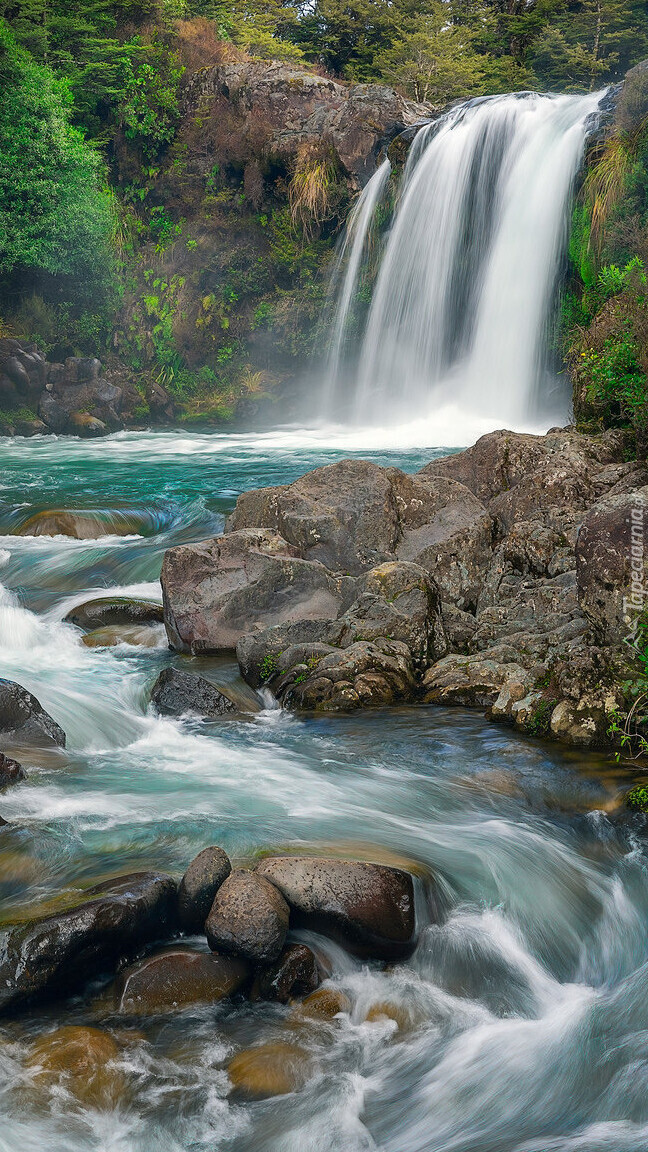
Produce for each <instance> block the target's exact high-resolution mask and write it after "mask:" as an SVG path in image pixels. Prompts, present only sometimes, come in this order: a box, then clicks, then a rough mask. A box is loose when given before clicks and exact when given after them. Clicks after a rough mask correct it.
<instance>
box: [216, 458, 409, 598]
mask: <svg viewBox="0 0 648 1152" xmlns="http://www.w3.org/2000/svg"><path fill="white" fill-rule="evenodd" d="M227 527H228V531H232V530H236V529H239V528H253V527H254V528H259V527H274V528H276V529H277V530H278V531H279V532H280V533H281V535H282V536H283V538H284V539H285V540H287V541H288V543H289V544H291V545H292V546H293V547H294V548H295V549H297V554H299V555H301V556H303V557H305V558H307V559H309V560H319V561H320V563H322V564H324V565H325V566H326V567H327V568H330V569H332V570H333V571H335V572H346V573H351V574H353V575H356V574H358V573H359V572H363V571H365V570H366V569H368V568H373V567H374V566H375V565H376V564H379V563H381V561H383V560H386V559H388V558H389V557H390V556H392V555H393V553H394V549H395V547H396V543H397V541H398V538H399V535H400V530H399V523H398V511H397V508H396V503H395V499H394V493H393V489H392V483H391V479H390V475H389V472H388V471H387V469H385V468H381V467H379V465H377V464H371V463H369V461H367V460H341V461H339V462H338V463H337V464H329V465H327V466H326V467H324V468H316V469H315V470H314V471H313V472H307V473H306V475H305V476H301V477H300V479H299V480H295V481H294V483H293V484H289V485H287V486H286V487H284V488H281V489H274V490H272V489H270V490H268V489H265V490H262V492H261V493H256V492H252V493H244V494H243V495H242V496H239V498H238V501H237V504H236V509H235V511H234V513H233V514H232V516H231V517H230V520H229V522H228V525H227Z"/></svg>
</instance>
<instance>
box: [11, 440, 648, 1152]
mask: <svg viewBox="0 0 648 1152" xmlns="http://www.w3.org/2000/svg"><path fill="white" fill-rule="evenodd" d="M0 450H1V453H2V461H3V471H2V491H1V492H0V498H1V500H2V505H1V507H0V514H1V521H2V523H1V525H0V527H1V530H2V532H3V533H4V535H3V537H2V539H1V540H0V564H1V567H0V579H1V580H2V595H1V598H0V651H1V656H2V663H1V666H2V673H3V675H5V676H7V677H9V678H14V679H16V680H18V681H19V682H20V683H22V684H24V685H25V686H26V687H28V688H29V689H31V690H32V691H34V692H35V693H36V694H37V696H38V697H39V698H40V699H41V701H42V702H43V704H44V705H45V706H46V707H47V708H48V709H49V710H50V711H51V712H52V713H53V715H54V717H55V718H56V719H57V720H58V721H59V722H60V723H61V724H62V725H63V727H64V728H65V729H66V731H67V733H68V747H67V750H66V751H65V752H64V753H53V752H48V753H41V754H34V755H28V756H23V762H24V765H25V767H26V769H27V771H28V779H27V780H26V781H25V782H24V783H22V784H20V785H18V786H16V787H13V788H11V789H10V790H8V791H6V792H5V793H4V794H3V795H2V798H1V804H0V811H1V812H2V815H3V816H4V817H5V818H7V819H8V820H10V821H11V822H12V826H11V827H9V828H5V829H3V830H2V848H1V850H0V891H1V892H2V896H3V904H2V917H3V920H4V921H5V922H10V921H12V920H15V919H16V918H21V917H26V916H29V915H30V914H32V913H33V912H34V910H36V909H37V908H38V907H39V906H40V905H41V904H43V903H44V902H45V903H46V902H47V901H48V900H51V899H52V898H56V896H57V894H58V893H59V892H60V891H61V890H62V889H79V888H83V887H84V886H87V885H89V884H91V883H92V882H95V881H97V880H99V879H102V878H104V877H107V876H112V875H115V874H119V873H123V872H127V871H129V870H140V869H143V868H149V867H151V868H160V869H167V870H171V871H173V872H174V873H176V874H180V873H181V872H182V871H183V870H184V868H185V867H186V865H187V863H188V862H189V861H190V860H191V859H192V858H193V856H194V855H195V854H196V853H197V852H198V851H199V850H200V849H201V848H203V847H205V846H206V845H208V844H211V843H217V844H221V845H222V846H223V847H224V848H225V849H226V850H227V851H228V852H229V853H230V854H231V855H232V857H233V858H234V859H235V860H238V861H245V860H247V859H249V857H250V856H251V855H252V854H253V853H255V852H256V851H257V850H261V849H268V848H281V847H284V846H291V847H295V846H299V845H304V846H307V847H309V848H311V847H313V846H320V847H321V848H322V850H324V851H331V852H341V853H345V852H346V853H350V854H352V855H357V856H362V855H363V854H364V855H365V856H366V857H367V858H374V859H375V858H379V859H383V860H387V861H390V860H395V861H402V860H404V861H406V862H407V866H411V867H412V868H414V869H415V870H417V871H418V872H420V871H421V870H423V871H424V870H425V869H426V868H428V869H432V870H434V871H435V872H436V873H437V875H438V877H439V880H440V884H441V887H442V891H443V897H444V904H445V907H444V911H443V916H442V919H441V922H440V923H439V924H435V925H431V924H427V922H426V917H425V913H424V912H422V923H421V927H422V931H421V937H420V943H419V946H418V948H417V950H416V952H415V953H414V955H413V956H412V958H411V959H410V960H409V961H407V962H406V963H402V964H395V965H393V966H391V967H389V968H387V969H386V970H382V969H381V968H380V967H379V966H378V965H365V966H362V965H361V964H360V963H359V962H358V961H356V960H353V959H351V958H350V957H349V956H347V955H346V954H345V953H344V952H343V951H342V950H341V949H340V948H338V947H336V946H333V945H332V944H330V943H327V942H326V941H324V940H323V938H315V937H310V942H311V944H313V946H314V947H315V948H316V950H318V952H319V954H320V956H322V957H324V958H326V960H327V962H328V964H329V965H330V968H331V972H332V975H331V978H330V979H331V981H332V983H333V984H334V985H336V986H338V987H339V988H341V989H342V990H344V991H345V992H346V993H347V995H348V997H349V999H350V1002H351V1006H352V1008H351V1012H350V1013H348V1014H345V1015H343V1016H341V1017H340V1018H339V1019H338V1020H336V1021H334V1022H333V1023H326V1022H321V1023H320V1024H315V1023H314V1024H312V1026H310V1027H308V1028H305V1026H304V1024H303V1023H301V1024H300V1023H299V1021H298V1020H297V1019H296V1017H295V1015H294V1010H293V1009H292V1008H291V1007H290V1006H287V1007H281V1006H278V1005H268V1004H250V1003H247V1002H243V1001H241V1002H236V1003H231V1004H227V1003H223V1004H221V1005H219V1006H217V1007H215V1008H205V1009H199V1010H186V1011H183V1012H179V1013H178V1014H177V1015H175V1016H174V1015H171V1016H166V1017H158V1018H154V1019H150V1020H138V1021H137V1022H136V1024H135V1025H133V1024H131V1023H129V1022H128V1021H123V1020H122V1021H120V1020H117V1019H115V1018H111V1017H110V1015H109V1014H108V1016H107V1015H106V1013H107V1009H106V1003H105V1000H104V999H102V992H101V989H100V988H97V989H95V990H94V991H93V990H91V991H90V992H89V993H84V994H83V995H81V994H80V995H79V997H78V998H77V999H75V1000H73V1001H72V1002H69V1003H67V1004H65V1005H64V1006H61V1005H54V1006H52V1007H49V1008H41V1009H39V1010H38V1011H34V1012H31V1013H29V1014H28V1015H27V1016H25V1017H22V1018H18V1019H16V1020H13V1021H9V1022H7V1021H5V1022H4V1023H3V1025H2V1027H1V1028H0V1095H1V1098H2V1124H1V1125H0V1152H37V1150H38V1152H43V1150H44V1149H47V1150H48V1152H215V1150H220V1149H232V1150H234V1152H370V1150H371V1152H377V1150H380V1152H603V1150H605V1152H645V1149H646V1147H648V1058H647V1056H646V1036H647V1034H648V996H647V995H646V985H647V981H648V883H647V878H646V864H647V860H646V855H645V852H644V848H643V845H642V843H641V842H640V841H638V840H636V839H635V838H634V837H633V834H631V833H630V832H628V831H627V830H625V831H624V829H623V827H622V826H621V825H617V824H615V822H614V821H613V820H611V819H610V818H609V817H608V816H607V815H606V814H605V811H606V809H608V808H609V807H610V802H611V800H612V798H613V797H614V795H615V794H616V792H617V791H618V789H619V788H620V787H621V785H622V783H623V780H622V774H621V772H620V769H618V768H616V766H610V764H609V763H607V762H606V761H605V760H603V759H599V760H597V758H596V757H594V756H592V755H588V756H585V755H580V754H577V753H569V752H566V751H565V750H561V749H560V748H558V747H556V746H551V745H545V744H543V743H542V742H541V741H539V740H533V739H530V738H529V739H521V738H520V737H518V736H516V735H514V734H513V733H512V732H510V731H508V730H507V729H504V728H501V727H494V726H492V725H489V724H488V723H486V722H485V721H484V719H483V718H482V717H481V716H480V715H479V714H477V713H468V712H463V711H461V710H453V711H450V710H444V709H435V708H424V707H418V708H416V707H411V708H399V709H394V710H386V711H382V712H376V713H366V714H364V715H351V716H338V717H316V718H312V717H296V716H291V715H289V714H287V713H284V712H282V711H280V710H279V709H276V708H272V707H270V706H268V707H266V709H265V710H264V711H263V712H261V713H260V714H259V715H258V716H256V717H253V718H250V719H240V718H236V719H231V718H229V719H224V720H221V721H219V722H218V723H215V722H213V723H210V724H203V723H199V722H198V721H196V720H180V721H172V720H168V719H160V718H157V717H155V716H154V715H153V714H152V713H151V712H150V711H149V709H148V705H147V700H148V692H149V690H150V687H151V685H152V683H153V681H154V680H155V678H156V676H157V675H158V673H159V671H160V669H161V668H162V667H164V666H165V665H168V664H169V663H176V664H178V665H181V666H184V667H192V668H195V669H198V670H201V671H203V672H204V673H205V674H207V675H209V676H211V677H212V678H214V679H215V680H216V681H218V680H223V679H227V680H229V681H233V680H234V679H235V678H236V674H237V673H236V668H235V667H234V665H233V664H232V662H231V661H225V660H221V661H208V660H187V659H186V658H181V657H178V656H174V655H173V654H171V653H170V652H169V651H168V650H167V649H166V646H165V641H164V637H163V635H162V633H161V632H160V634H159V636H158V646H156V647H149V648H142V647H135V646H130V645H122V646H120V647H117V648H111V649H104V650H98V649H90V648H87V647H85V646H84V645H83V644H82V642H81V635H80V633H79V632H78V631H77V630H76V629H74V628H73V627H71V626H70V625H66V624H64V623H62V619H63V617H64V615H65V613H66V612H67V610H68V609H69V607H70V606H71V605H73V604H75V603H78V602H80V601H81V600H83V599H84V598H86V597H87V596H88V595H90V594H92V593H99V594H101V593H104V592H105V590H106V589H111V590H112V591H117V590H119V591H120V592H126V593H129V594H130V593H133V594H137V595H145V596H150V597H153V598H155V597H158V596H159V584H158V574H159V569H160V563H161V558H162V554H163V551H164V549H165V548H166V547H168V546H169V545H170V544H172V543H174V542H177V541H180V540H188V539H200V538H203V537H204V536H206V535H209V534H212V533H216V532H219V531H221V530H222V526H223V522H224V516H225V514H226V513H227V512H228V511H229V510H230V509H231V508H232V506H233V504H234V501H235V498H236V495H237V493H238V492H240V491H242V490H244V489H246V488H250V487H254V486H257V485H262V484H274V483H278V482H281V481H288V480H291V479H293V478H294V477H296V476H297V475H299V474H301V473H302V472H303V471H305V470H307V469H308V468H310V467H315V466H316V465H319V464H322V463H328V462H331V461H333V460H335V459H338V458H340V456H341V455H343V454H346V455H348V454H349V450H348V446H347V448H346V451H345V450H341V449H340V448H331V447H327V446H326V444H325V442H324V441H322V440H320V441H317V440H316V439H315V438H314V437H313V436H312V435H310V434H303V435H301V434H298V433H292V434H285V435H283V434H273V435H268V436H265V437H264V436H254V437H251V436H250V437H247V436H233V435H232V436H219V435H198V434H193V435H189V434H184V433H178V434H166V433H160V434H156V435H154V434H150V435H149V434H143V433H128V434H119V435H116V436H112V437H110V438H108V439H106V440H102V441H95V442H92V443H87V442H85V443H84V442H83V441H76V440H72V439H69V440H66V439H55V438H42V439H39V438H36V439H33V440H19V439H15V440H9V441H7V440H5V441H2V442H1V444H0ZM437 451H439V450H437ZM359 454H360V453H359ZM362 454H363V455H365V456H366V455H372V458H374V459H375V460H377V461H378V462H381V463H389V464H394V465H397V466H399V467H403V468H405V469H406V470H410V471H413V470H415V469H416V468H419V467H420V466H421V465H422V464H423V463H424V462H426V461H427V460H429V459H430V458H432V456H434V455H435V451H434V450H433V449H428V450H420V451H417V452H414V451H410V452H405V451H400V452H399V451H395V450H392V451H382V452H373V453H368V452H367V445H366V444H364V445H363V447H362ZM43 507H48V508H55V507H76V508H92V509H95V510H97V515H99V516H102V517H103V518H104V521H105V523H106V527H107V534H106V536H105V537H103V538H101V539H99V540H94V541H76V540H71V539H66V538H62V537H58V538H48V537H23V536H16V535H14V534H13V530H14V529H15V528H16V527H17V526H18V525H19V524H20V523H22V522H24V520H25V519H26V518H27V517H28V516H29V515H30V514H31V513H33V512H34V511H37V510H38V509H39V508H43ZM124 516H126V517H129V518H130V519H131V521H132V529H133V531H132V532H131V534H130V535H128V536H116V535H111V534H110V527H111V524H113V525H114V524H116V523H118V522H120V523H121V524H122V526H123V517H124ZM203 946H204V944H203ZM381 1004H382V1005H384V1004H389V1005H391V1009H392V1014H395V1015H397V1016H398V1017H399V1020H400V1026H397V1024H396V1022H395V1021H394V1020H391V1019H387V1018H385V1017H384V1016H381V1015H380V1013H379V1012H378V1014H377V1018H376V1013H375V1012H374V1013H373V1016H374V1018H373V1019H369V1020H368V1019H367V1016H368V1015H369V1016H370V1017H371V1016H372V1012H371V1010H372V1008H375V1006H376V1005H381ZM62 1023H67V1024H70V1023H79V1024H90V1025H94V1026H99V1027H104V1028H108V1029H109V1030H112V1032H113V1034H114V1035H115V1037H116V1039H117V1042H118V1044H119V1045H120V1052H121V1055H120V1059H119V1061H118V1068H117V1071H118V1072H119V1074H120V1075H121V1076H122V1077H123V1080H124V1083H125V1089H124V1092H123V1094H122V1096H121V1099H120V1102H119V1104H118V1106H116V1107H114V1108H111V1109H108V1110H103V1111H97V1110H93V1109H92V1108H89V1107H87V1106H84V1105H83V1103H81V1102H80V1101H79V1100H78V1099H77V1098H76V1097H75V1096H74V1095H72V1094H70V1092H69V1091H68V1088H67V1087H66V1083H65V1080H64V1079H63V1080H62V1081H61V1082H60V1084H59V1086H58V1088H57V1090H56V1091H55V1092H54V1093H51V1094H49V1095H48V1093H47V1092H44V1090H43V1089H41V1090H40V1091H38V1090H37V1086H36V1085H35V1083H34V1079H33V1070H30V1068H29V1067H28V1065H27V1064H26V1063H25V1053H26V1052H27V1051H28V1048H29V1044H30V1043H31V1042H33V1040H34V1038H35V1037H38V1036H40V1035H42V1034H43V1032H46V1031H47V1030H48V1029H51V1028H53V1027H54V1026H58V1025H60V1024H62ZM287 1039H288V1040H291V1041H292V1040H294V1042H295V1043H301V1044H306V1045H307V1047H308V1049H309V1051H310V1052H311V1053H312V1057H313V1061H314V1063H313V1074H312V1077H311V1079H310V1080H309V1081H308V1083H307V1084H306V1086H305V1087H304V1088H303V1089H301V1090H300V1091H299V1092H297V1093H295V1094H291V1095H288V1096H283V1097H275V1098H273V1099H269V1100H265V1101H259V1102H256V1103H251V1102H249V1101H246V1100H245V1099H243V1098H237V1097H236V1095H233V1094H232V1093H231V1092H230V1088H229V1083H228V1077H227V1073H226V1067H227V1063H228V1060H229V1059H230V1058H231V1055H232V1054H233V1053H234V1052H236V1051H238V1050H239V1049H241V1048H245V1047H248V1046H250V1045H254V1044H256V1043H260V1042H273V1041H277V1040H280V1041H285V1040H287Z"/></svg>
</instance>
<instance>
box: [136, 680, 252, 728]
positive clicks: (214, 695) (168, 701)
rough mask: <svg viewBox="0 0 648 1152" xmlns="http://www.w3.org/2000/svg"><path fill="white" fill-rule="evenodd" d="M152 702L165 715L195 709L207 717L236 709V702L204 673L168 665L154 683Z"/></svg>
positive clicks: (197, 713) (176, 714)
mask: <svg viewBox="0 0 648 1152" xmlns="http://www.w3.org/2000/svg"><path fill="white" fill-rule="evenodd" d="M151 704H153V705H154V707H155V708H156V709H157V711H158V712H160V713H161V714H162V715H163V716H183V715H185V714H186V713H187V712H193V713H195V714H196V715H198V716H204V717H205V718H206V719H218V717H219V716H226V715H227V714H228V713H231V712H236V711H237V707H236V704H233V703H232V701H231V700H230V699H229V697H228V696H225V694H224V693H223V692H220V691H219V689H218V688H216V687H215V686H214V685H213V684H211V683H210V682H209V680H206V679H205V677H204V676H198V675H196V673H195V672H181V671H179V669H177V668H165V669H164V670H163V671H162V672H161V673H160V675H159V676H158V678H157V680H156V681H155V684H154V685H153V690H152V692H151Z"/></svg>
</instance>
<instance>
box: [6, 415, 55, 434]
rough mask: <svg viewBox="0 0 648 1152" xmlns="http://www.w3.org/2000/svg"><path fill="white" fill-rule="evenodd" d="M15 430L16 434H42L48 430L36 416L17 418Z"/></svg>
mask: <svg viewBox="0 0 648 1152" xmlns="http://www.w3.org/2000/svg"><path fill="white" fill-rule="evenodd" d="M14 427H15V432H16V435H17V436H42V435H43V434H44V433H46V432H49V428H48V427H47V425H46V424H44V423H43V421H42V420H39V419H38V417H36V416H35V417H34V418H33V419H21V418H19V419H17V420H16V422H15V425H14Z"/></svg>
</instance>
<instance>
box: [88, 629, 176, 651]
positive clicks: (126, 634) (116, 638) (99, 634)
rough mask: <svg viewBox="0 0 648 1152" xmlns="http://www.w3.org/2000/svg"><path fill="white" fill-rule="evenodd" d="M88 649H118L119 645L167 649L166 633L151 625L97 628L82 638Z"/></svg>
mask: <svg viewBox="0 0 648 1152" xmlns="http://www.w3.org/2000/svg"><path fill="white" fill-rule="evenodd" d="M81 642H82V643H83V644H85V646H86V648H116V647H117V646H118V645H119V644H130V645H132V646H133V647H137V648H166V647H167V642H166V633H165V631H164V629H163V628H156V627H154V626H151V625H150V624H141V625H137V624H122V625H119V624H109V625H107V627H105V628H95V630H94V632H86V634H85V636H83V637H82V641H81Z"/></svg>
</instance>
